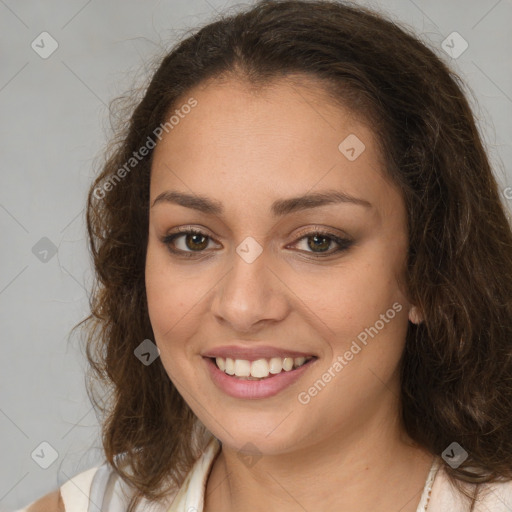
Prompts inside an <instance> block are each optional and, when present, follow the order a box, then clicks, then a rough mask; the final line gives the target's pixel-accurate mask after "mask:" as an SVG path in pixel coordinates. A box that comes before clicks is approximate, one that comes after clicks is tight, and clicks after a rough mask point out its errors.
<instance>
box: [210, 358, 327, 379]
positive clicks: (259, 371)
mask: <svg viewBox="0 0 512 512" xmlns="http://www.w3.org/2000/svg"><path fill="white" fill-rule="evenodd" d="M208 359H210V360H211V361H213V363H214V364H215V365H216V366H217V368H218V369H219V370H220V371H222V372H224V373H225V374H226V375H229V376H231V377H235V378H238V379H240V380H264V379H268V378H272V377H275V376H276V375H279V374H280V373H285V372H291V371H294V370H296V369H297V368H300V367H301V366H304V365H306V364H308V363H310V362H311V361H313V360H314V359H317V357H316V356H308V357H272V358H270V359H265V358H262V359H257V360H255V361H248V360H247V359H232V358H229V357H227V358H224V357H210V358H208Z"/></svg>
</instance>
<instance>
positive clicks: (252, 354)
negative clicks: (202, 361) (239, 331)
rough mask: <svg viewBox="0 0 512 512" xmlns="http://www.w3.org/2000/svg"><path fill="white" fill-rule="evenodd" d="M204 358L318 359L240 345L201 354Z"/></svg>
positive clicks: (278, 349) (308, 355)
mask: <svg viewBox="0 0 512 512" xmlns="http://www.w3.org/2000/svg"><path fill="white" fill-rule="evenodd" d="M201 355H202V356H203V357H222V358H227V357H229V358H231V359H245V360H247V361H255V360H257V359H270V358H272V357H281V358H283V357H289V356H291V357H311V356H313V357H316V356H314V354H311V353H308V352H298V351H296V350H290V349H287V348H278V347H271V346H269V345H261V346H259V347H241V346H239V345H226V346H223V347H216V348H213V349H211V350H207V351H206V352H204V353H202V354H201Z"/></svg>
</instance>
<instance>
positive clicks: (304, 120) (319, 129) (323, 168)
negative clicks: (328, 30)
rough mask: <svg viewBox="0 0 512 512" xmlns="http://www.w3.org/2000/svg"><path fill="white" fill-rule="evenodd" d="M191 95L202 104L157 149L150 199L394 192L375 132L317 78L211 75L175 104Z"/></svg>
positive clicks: (256, 201) (268, 198)
mask: <svg viewBox="0 0 512 512" xmlns="http://www.w3.org/2000/svg"><path fill="white" fill-rule="evenodd" d="M190 98H194V99H195V100H196V101H197V105H196V106H195V107H194V108H193V109H191V110H190V111H189V113H187V114H184V115H182V116H180V121H179V123H178V124H176V125H175V126H174V127H173V129H172V130H170V131H169V133H167V134H165V135H164V136H163V138H162V140H161V141H160V142H159V143H158V144H157V147H156V148H155V150H154V156H153V165H152V171H151V173H152V175H151V200H154V198H155V197H156V196H157V195H158V194H160V193H161V192H162V191H164V190H167V189H173V190H181V191H184V192H189V193H197V194H200V195H209V196H212V197H219V198H222V201H224V199H226V201H227V200H228V199H231V200H237V198H239V197H240V196H243V197H245V198H246V200H247V199H252V200H253V202H254V205H260V204H263V203H262V201H263V202H264V203H265V204H266V203H270V202H273V200H275V199H276V198H278V197H279V198H283V197H287V196H290V197H291V196H297V195H301V194H304V193H305V192H308V191H313V190H314V189H315V188H316V189H325V188H329V189H333V188H334V189H339V190H342V191H343V192H345V193H348V194H351V195H354V196H357V197H373V199H374V200H376V199H378V198H379V196H381V195H382V193H383V192H384V193H385V194H387V196H388V197H389V194H392V190H385V191H384V190H383V188H385V189H390V188H391V185H390V184H389V183H387V182H386V181H385V180H384V179H383V173H382V170H383V167H382V162H381V155H380V153H379V151H378V148H377V143H376V140H375V135H374V134H373V132H372V131H371V129H370V128H369V127H368V126H367V124H366V123H365V121H364V120H363V119H361V118H359V117H358V116H356V115H355V114H354V113H353V112H351V111H350V110H349V109H347V108H343V107H342V106H340V105H338V104H336V103H334V102H333V101H332V100H331V99H330V97H329V96H328V95H327V93H326V91H325V90H323V89H322V88H321V87H320V85H319V84H318V83H315V82H311V81H308V80H306V81H304V80H299V81H297V80H281V81H278V82H275V83H273V84H271V85H270V86H268V87H265V88H257V89H256V88H253V87H251V86H250V85H247V84H245V83H242V82H240V81H234V80H232V81H222V82H218V81H210V82H207V83H205V84H203V85H200V86H198V87H196V88H194V89H192V90H190V91H189V92H188V93H187V94H185V95H184V96H183V97H182V99H181V100H180V101H178V102H177V103H176V105H175V106H174V111H175V110H178V111H179V109H180V105H184V104H185V103H187V101H188V100H189V99H190ZM187 110H188V109H187ZM346 140H348V141H349V142H348V143H344V141H346ZM354 144H355V146H354ZM340 145H341V146H340ZM347 145H348V146H353V147H355V149H356V150H357V152H358V153H359V152H360V154H359V156H357V158H356V159H349V158H347V153H346V150H347V149H351V148H350V147H348V148H347ZM340 148H341V149H340ZM348 156H351V154H350V153H348ZM352 156H353V152H352ZM370 201H371V199H370ZM372 202H373V201H372ZM377 202H378V201H377ZM246 204H247V203H246Z"/></svg>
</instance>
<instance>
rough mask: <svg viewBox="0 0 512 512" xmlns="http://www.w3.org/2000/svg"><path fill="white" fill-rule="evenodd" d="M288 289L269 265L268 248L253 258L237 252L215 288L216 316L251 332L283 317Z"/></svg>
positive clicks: (214, 307)
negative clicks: (266, 251) (252, 259)
mask: <svg viewBox="0 0 512 512" xmlns="http://www.w3.org/2000/svg"><path fill="white" fill-rule="evenodd" d="M287 290H288V288H287V287H286V286H285V284H284V283H283V281H282V279H280V276H279V274H278V272H276V270H274V269H272V268H270V267H269V266H268V258H267V257H266V254H265V250H263V252H262V253H261V254H260V255H259V256H258V257H257V258H256V259H255V260H254V261H251V259H247V258H245V259H244V257H243V255H242V256H240V255H239V254H238V253H234V256H233V265H232V267H231V269H230V270H229V271H228V272H227V274H226V275H225V276H224V278H223V279H221V281H220V282H219V284H218V286H217V287H216V288H215V297H214V299H213V300H212V304H211V308H212V313H213V315H214V316H215V318H216V319H217V320H218V321H219V322H221V323H226V324H229V327H230V328H231V329H232V330H233V331H234V332H235V331H236V332H238V333H252V332H254V331H255V330H256V329H258V328H260V327H262V326H264V325H266V324H267V323H272V322H278V321H280V320H283V319H284V318H285V317H286V315H287V314H288V311H289V303H290V301H289V300H288V296H287Z"/></svg>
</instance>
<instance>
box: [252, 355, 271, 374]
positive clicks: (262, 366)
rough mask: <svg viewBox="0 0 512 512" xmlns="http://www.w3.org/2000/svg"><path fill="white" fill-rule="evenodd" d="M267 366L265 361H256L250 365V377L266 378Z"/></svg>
mask: <svg viewBox="0 0 512 512" xmlns="http://www.w3.org/2000/svg"><path fill="white" fill-rule="evenodd" d="M268 374H269V365H268V362H267V360H266V359H258V360H257V361H253V362H252V364H251V377H260V378H261V377H268Z"/></svg>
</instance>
